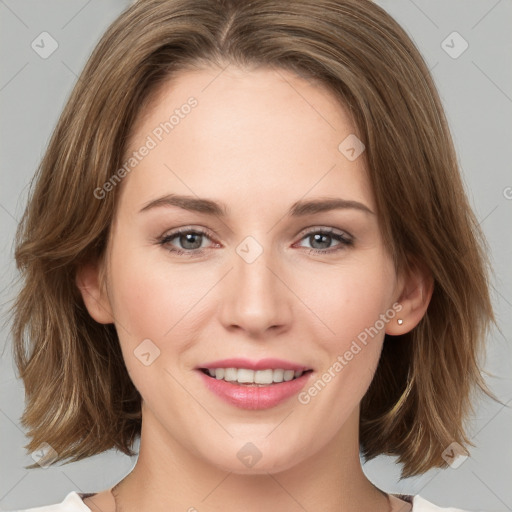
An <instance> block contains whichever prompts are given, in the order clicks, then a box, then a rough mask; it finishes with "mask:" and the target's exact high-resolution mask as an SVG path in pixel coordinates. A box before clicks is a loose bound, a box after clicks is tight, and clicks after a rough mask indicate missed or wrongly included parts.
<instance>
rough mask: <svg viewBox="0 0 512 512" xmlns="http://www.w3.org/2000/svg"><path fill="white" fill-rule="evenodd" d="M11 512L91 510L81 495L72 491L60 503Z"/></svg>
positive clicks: (74, 511) (79, 511)
mask: <svg viewBox="0 0 512 512" xmlns="http://www.w3.org/2000/svg"><path fill="white" fill-rule="evenodd" d="M83 496H84V497H85V496H87V495H83ZM12 512H91V509H90V508H89V507H87V505H85V503H84V502H83V500H82V495H80V494H78V493H76V492H75V491H72V492H70V493H69V494H68V495H67V496H66V497H65V498H64V500H63V501H61V502H60V503H56V504H54V505H45V506H43V507H35V508H27V509H24V510H13V511H12Z"/></svg>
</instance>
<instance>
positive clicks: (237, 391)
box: [198, 358, 312, 410]
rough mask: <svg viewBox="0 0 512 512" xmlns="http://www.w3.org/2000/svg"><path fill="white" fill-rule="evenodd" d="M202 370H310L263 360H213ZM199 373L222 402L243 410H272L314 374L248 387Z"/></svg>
mask: <svg viewBox="0 0 512 512" xmlns="http://www.w3.org/2000/svg"><path fill="white" fill-rule="evenodd" d="M200 368H204V369H206V368H210V369H211V368H247V369H250V370H266V369H269V368H271V369H279V368H281V369H283V370H294V371H297V370H300V371H306V370H308V369H309V368H307V367H305V366H303V365H298V364H294V363H291V362H289V361H283V360H281V359H262V360H260V361H250V360H248V359H241V358H235V359H223V360H222V361H212V362H209V363H205V364H204V365H201V367H200ZM198 373H199V375H200V377H201V378H202V380H203V382H204V384H205V385H206V387H207V388H208V389H209V390H210V391H211V392H212V393H214V394H216V395H217V396H218V397H219V398H221V399H222V400H223V401H225V402H227V403H229V404H231V405H235V406H236V407H239V408H241V409H249V410H257V409H270V408H271V407H275V406H277V405H279V404H280V403H282V402H284V401H285V400H287V399H288V398H290V397H292V396H294V395H296V394H297V393H299V391H300V390H301V389H302V388H303V387H304V386H305V385H306V382H307V381H308V380H309V379H310V378H311V373H312V372H307V373H304V374H302V375H301V376H300V377H298V378H296V379H293V380H290V381H287V382H280V383H273V384H269V385H268V386H261V387H259V386H246V385H240V384H235V383H232V382H226V381H224V380H222V379H216V378H214V377H210V376H209V375H206V374H205V373H204V372H203V371H201V370H200V369H199V368H198Z"/></svg>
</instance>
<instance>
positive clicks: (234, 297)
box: [223, 236, 291, 334]
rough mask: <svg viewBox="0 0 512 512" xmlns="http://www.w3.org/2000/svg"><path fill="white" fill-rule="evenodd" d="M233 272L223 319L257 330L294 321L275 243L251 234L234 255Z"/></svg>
mask: <svg viewBox="0 0 512 512" xmlns="http://www.w3.org/2000/svg"><path fill="white" fill-rule="evenodd" d="M233 267H234V268H233V272H232V273H231V279H230V281H229V290H228V295H229V296H228V297H225V299H226V300H225V302H224V308H223V322H224V323H225V325H226V327H229V326H234V325H236V326H238V327H240V328H242V329H244V330H247V331H250V332H252V333H253V334H255V333H258V332H260V333H261V332H263V331H265V330H267V329H268V328H270V327H274V328H276V327H277V326H283V325H285V324H287V323H288V322H289V321H290V314H291V310H290V304H289V302H288V301H289V299H290V297H289V294H287V293H286V287H285V286H284V285H283V283H282V282H281V281H280V279H279V278H278V277H277V276H276V274H278V275H279V267H280V264H279V261H278V260H277V258H276V257H275V254H274V253H273V251H272V248H271V247H264V246H263V244H262V243H260V242H259V241H258V240H257V239H256V238H255V237H253V236H247V237H246V238H245V239H243V240H242V242H240V243H239V244H238V246H237V247H236V249H235V254H234V255H233Z"/></svg>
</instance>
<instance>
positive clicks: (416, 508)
mask: <svg viewBox="0 0 512 512" xmlns="http://www.w3.org/2000/svg"><path fill="white" fill-rule="evenodd" d="M82 496H83V497H87V496H90V494H85V493H77V492H75V491H72V492H70V493H69V494H68V495H67V496H66V497H65V498H64V500H63V501H62V502H61V503H56V504H55V505H46V506H45V507H36V508H28V509H25V510H16V511H12V512H91V509H90V508H89V507H88V506H87V505H86V504H85V503H84V502H83V501H82ZM394 496H396V497H397V498H401V499H404V500H407V501H409V502H410V501H411V500H412V510H413V512H439V511H442V512H467V511H464V510H462V509H460V508H453V507H448V508H442V507H438V506H437V505H434V504H433V503H430V502H429V501H427V500H426V499H424V498H422V497H421V496H420V495H419V494H417V495H416V496H409V497H408V496H404V495H398V494H395V495H394ZM407 498H409V499H407Z"/></svg>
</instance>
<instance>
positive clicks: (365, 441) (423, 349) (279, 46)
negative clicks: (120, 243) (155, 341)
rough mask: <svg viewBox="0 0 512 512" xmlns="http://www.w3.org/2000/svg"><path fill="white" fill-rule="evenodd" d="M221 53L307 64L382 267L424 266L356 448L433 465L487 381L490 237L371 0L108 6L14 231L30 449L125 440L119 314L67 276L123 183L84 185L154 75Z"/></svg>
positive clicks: (115, 159)
mask: <svg viewBox="0 0 512 512" xmlns="http://www.w3.org/2000/svg"><path fill="white" fill-rule="evenodd" d="M226 64H233V65H235V66H241V67H249V68H251V67H253V68H255V67H267V68H274V69H278V70H279V69H283V70H288V71H292V72H294V73H296V74H297V75H299V76H302V77H306V78H308V79H314V80H317V81H318V83H320V84H322V85H323V86H324V87H325V88H326V89H328V90H329V91H330V92H332V93H334V94H335V95H336V97H337V98H339V101H340V104H343V105H344V106H345V107H347V109H348V112H349V113H350V114H351V115H352V116H353V120H354V122H355V126H356V127H357V130H358V132H357V133H358V137H359V138H360V139H361V140H362V141H363V143H364V144H365V146H366V150H365V151H364V153H363V155H362V157H363V158H364V159H365V163H366V166H367V169H368V173H369V177H370V182H371V185H372V189H373V192H374V195H375V199H376V203H377V210H378V214H379V223H380V228H381V231H382V233H383V236H384V239H385V240H386V242H387V244H388V246H389V250H390V253H391V254H392V256H393V259H394V262H395V266H396V268H397V269H400V271H406V270H407V269H410V268H411V267H412V266H413V265H415V264H416V265H417V264H420V265H423V266H424V267H425V268H427V269H428V272H429V273H430V275H431V276H432V279H433V281H434V291H433V295H432V299H431V301H430V304H429V307H428V309H427V312H426V314H425V316H424V317H423V319H422V320H421V322H420V323H419V324H418V325H417V326H416V328H414V329H413V330H412V331H411V332H409V333H407V334H404V335H402V336H396V337H389V336H386V338H385V340H384V347H383V351H382V354H381V359H380V362H379V366H378V368H377V371H376V374H375V376H374V379H373V382H372V384H371V385H370V388H369V390H368V392H367V394H366V395H365V396H364V398H363V400H362V403H361V416H360V443H361V450H362V453H363V455H364V456H365V458H366V459H367V460H368V459H371V458H373V457H375V456H377V455H379V454H391V455H396V456H398V460H399V462H401V463H403V470H402V475H403V476H410V475H414V474H418V473H423V472H425V471H427V470H428V469H430V468H432V467H440V466H444V465H445V463H444V460H443V459H442V457H441V454H442V452H443V450H444V449H445V448H446V447H447V446H448V445H450V443H452V442H453V441H456V442H458V443H459V444H461V445H463V446H466V445H468V444H471V443H470V441H469V439H468V438H467V434H466V432H465V427H464V421H465V419H466V418H467V417H468V414H469V413H470V412H471V402H472V399H473V391H474V390H477V389H480V390H483V391H485V392H486V393H487V394H489V393H490V392H489V390H488V389H487V387H486V385H485V383H484V381H483V379H482V377H481V374H480V368H481V359H480V357H481V356H483V355H484V351H483V348H484V342H485V338H486V335H487V332H488V328H489V325H490V323H491V322H492V321H493V320H494V318H493V311H492V307H491V302H490V298H489V292H488V287H489V282H488V263H487V258H486V245H485V241H484V239H483V236H482V233H481V231H480V229H479V226H478V223H477V221H476V219H475V217H474V215H473V213H472V211H471V209H470V206H469V204H468V201H467V198H466V195H465V192H464V188H463V184H462V181H461V177H460V174H459V169H458V164H457V158H456V154H455V151H454V147H453V143H452V139H451V135H450V132H449V128H448V124H447V121H446V118H445V115H444V112H443V108H442V105H441V101H440V99H439V96H438V93H437V91H436V88H435V86H434V82H433V80H432V78H431V75H430V73H429V70H428V68H427V66H426V65H425V62H424V61H423V59H422V57H421V55H420V53H419V51H418V50H417V49H416V47H415V46H414V44H413V43H412V41H411V40H410V38H409V37H408V36H407V34H406V33H405V31H404V30H403V29H402V28H401V27H400V26H399V25H398V24H397V23H396V22H395V21H394V20H393V18H392V17H391V16H390V15H388V14H387V13H386V12H385V11H384V10H383V9H382V8H380V7H378V6H377V5H375V4H374V3H372V2H370V1H369V0H319V1H315V2H310V1H306V0H253V1H251V2H241V1H239V0H218V1H214V0H211V1H205V0H142V1H139V2H137V3H135V4H134V5H132V6H131V7H129V8H128V9H127V10H126V11H125V12H123V13H122V14H121V15H120V16H119V18H117V19H116V20H115V21H114V22H113V23H112V25H111V26H110V27H109V29H108V30H107V32H106V33H105V34H104V36H103V37H102V39H101V40H100V42H99V43H98V45H97V47H96V48H95V50H94V52H93V53H92V55H91V57H90V58H89V60H88V62H87V65H86V67H85V68H84V70H83V72H82V74H81V75H80V78H79V79H78V82H77V84H76V85H75V88H74V90H73V92H72V94H71V96H70V98H69V100H68V102H67V104H66V106H65V108H64V111H63V112H62V115H61V117H60V119H59V121H58V124H57V126H56V128H55V131H54V133H53V136H52V138H51V140H50V142H49V146H48V148H47V151H46V153H45V155H44V158H43V159H42V162H41V164H40V167H39V169H38V172H37V174H36V176H35V181H34V184H33V187H32V191H31V196H30V200H29V203H28V206H27V209H26V211H25V214H24V216H23V219H22V222H21V223H20V226H19V230H18V233H17V245H16V253H15V254H16V262H17V265H18V268H19V269H20V276H21V279H22V283H23V285H22V288H21V291H20V293H19V295H18V297H17V301H16V303H15V305H14V322H13V336H14V351H15V359H16V364H17V366H18V369H19V373H20V376H21V378H22V379H23V381H24V384H25V389H26V409H25V411H24V414H23V416H22V419H21V423H22V425H23V426H25V427H27V428H28V432H27V435H28V436H29V437H30V438H31V440H30V442H29V443H28V444H27V445H26V448H27V449H28V450H30V451H33V450H35V449H37V448H38V447H39V446H40V445H41V444H42V443H44V442H46V443H49V444H50V445H51V446H52V447H53V448H54V449H55V450H56V451H57V453H58V457H57V459H56V460H55V461H54V462H56V461H59V460H67V459H70V460H67V461H68V462H72V461H75V460H79V459H82V458H84V457H88V456H91V455H94V454H97V453H100V452H103V451H105V450H107V449H109V448H112V447H115V448H117V449H119V450H120V451H122V452H124V453H126V454H130V455H133V452H132V443H133V441H134V440H135V439H136V438H137V437H138V436H139V434H140V428H141V397H140V395H139V393H138V391H137V390H136V388H135V387H134V385H133V383H132V382H131V380H130V377H129V375H128V373H127V370H126V368H125V366H124V362H123V356H122V353H121V350H120V346H119V340H118V337H117V333H116V330H115V327H114V325H101V324H99V323H96V322H95V321H94V320H92V319H91V317H90V316H89V314H88V312H87V309H86V308H85V305H84V303H83V300H82V297H81V295H80V293H79V290H78V288H77V286H76V284H75V275H76V271H77V268H78V267H79V266H80V265H81V264H83V263H86V262H89V261H94V260H98V259H101V258H102V256H103V255H104V254H105V249H106V243H107V240H108V235H109V228H110V225H111V221H112V219H113V215H114V212H115V209H116V202H117V197H118V195H119V190H120V187H114V188H113V190H112V191H110V192H109V193H107V194H105V196H104V197H103V198H102V199H97V198H96V197H95V195H94V191H95V190H97V189H98V188H101V187H103V185H104V184H105V183H106V182H107V181H109V180H110V179H111V177H112V176H114V174H115V173H116V171H118V169H119V168H120V167H121V165H122V163H123V160H124V155H125V151H126V147H127V141H128V140H129V138H130V135H131V130H132V128H133V126H134V123H135V121H136V119H137V117H138V116H139V115H140V113H141V112H144V108H145V107H147V105H148V102H149V100H150V98H151V95H152V94H154V93H155V91H157V90H158V87H159V86H160V85H162V84H163V83H164V82H166V81H168V80H169V79H170V77H172V76H174V75H175V74H176V73H179V72H180V71H181V70H184V69H188V68H191V67H194V66H195V67H201V66H212V65H216V66H218V67H219V70H221V69H222V68H224V67H225V66H226ZM199 108H200V107H199ZM340 142H341V141H340ZM134 172H136V170H135V171H134ZM30 467H35V464H34V465H32V466H30Z"/></svg>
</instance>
